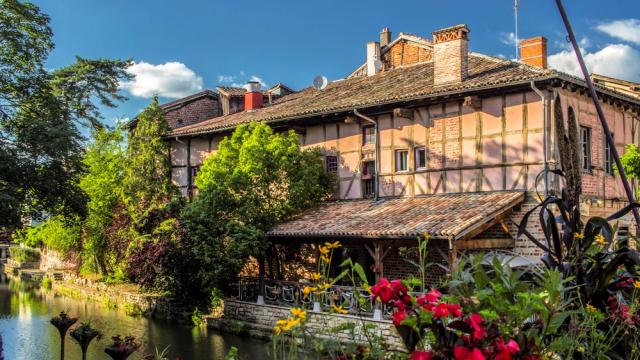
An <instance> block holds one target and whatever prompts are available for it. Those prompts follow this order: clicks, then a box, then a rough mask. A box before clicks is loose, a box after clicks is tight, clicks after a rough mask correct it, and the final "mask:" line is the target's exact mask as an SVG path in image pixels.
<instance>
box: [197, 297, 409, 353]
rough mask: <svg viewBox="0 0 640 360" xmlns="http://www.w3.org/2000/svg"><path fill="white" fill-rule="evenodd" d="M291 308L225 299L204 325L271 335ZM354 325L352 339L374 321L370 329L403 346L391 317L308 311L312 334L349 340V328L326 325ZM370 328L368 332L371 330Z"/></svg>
mask: <svg viewBox="0 0 640 360" xmlns="http://www.w3.org/2000/svg"><path fill="white" fill-rule="evenodd" d="M290 314H291V313H290V308H286V307H281V306H274V305H257V304H255V303H250V302H244V301H238V300H231V299H227V300H225V304H224V313H223V315H222V317H219V318H214V317H209V318H207V326H208V327H209V328H212V329H217V330H221V331H227V330H229V329H234V331H238V330H239V329H242V332H244V333H246V334H249V335H251V336H254V337H260V338H270V337H271V334H272V333H273V327H274V326H275V324H276V321H278V320H281V319H286V318H288V317H289V316H290ZM349 323H351V324H355V325H356V332H355V333H356V339H355V341H357V342H361V341H366V338H365V336H364V334H363V332H362V327H363V326H367V325H375V330H371V331H372V332H373V335H375V336H382V337H383V338H384V339H385V340H386V341H387V342H388V343H389V344H390V345H391V346H392V347H393V348H394V349H402V348H403V345H402V341H401V339H400V337H399V335H398V333H397V332H396V330H395V328H394V327H393V324H391V322H390V321H387V320H382V321H375V320H373V319H371V318H362V317H357V316H352V315H337V314H329V313H313V312H311V311H308V312H307V322H306V326H307V329H308V330H309V333H311V334H315V336H319V337H322V336H330V337H332V338H337V339H338V340H340V341H344V342H349V341H353V340H354V339H353V338H352V337H351V335H350V331H349V330H344V331H338V332H335V333H333V332H332V333H329V329H332V328H335V327H336V326H339V325H344V324H349ZM371 331H370V332H371Z"/></svg>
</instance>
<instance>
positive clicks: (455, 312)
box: [447, 304, 462, 317]
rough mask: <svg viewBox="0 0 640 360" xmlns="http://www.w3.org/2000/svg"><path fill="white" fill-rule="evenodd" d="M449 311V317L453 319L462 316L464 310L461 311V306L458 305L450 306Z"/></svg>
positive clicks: (448, 306)
mask: <svg viewBox="0 0 640 360" xmlns="http://www.w3.org/2000/svg"><path fill="white" fill-rule="evenodd" d="M447 310H448V311H449V315H451V316H453V317H460V316H462V309H460V305H458V304H448V305H447Z"/></svg>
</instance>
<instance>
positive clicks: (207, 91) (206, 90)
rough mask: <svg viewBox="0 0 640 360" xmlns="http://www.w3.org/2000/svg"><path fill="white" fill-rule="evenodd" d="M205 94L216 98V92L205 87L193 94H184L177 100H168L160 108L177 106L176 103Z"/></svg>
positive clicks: (195, 98) (198, 97)
mask: <svg viewBox="0 0 640 360" xmlns="http://www.w3.org/2000/svg"><path fill="white" fill-rule="evenodd" d="M205 96H210V97H214V98H217V97H218V94H216V93H215V92H213V91H211V90H209V89H205V90H202V91H200V92H197V93H195V94H193V95H189V96H185V97H183V98H180V99H178V100H174V101H171V102H168V103H164V104H162V105H160V108H161V109H165V110H166V109H169V108H172V107H175V106H178V105H182V104H184V103H187V102H189V101H193V100H197V99H200V98H201V97H205Z"/></svg>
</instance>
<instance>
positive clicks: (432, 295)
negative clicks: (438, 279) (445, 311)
mask: <svg viewBox="0 0 640 360" xmlns="http://www.w3.org/2000/svg"><path fill="white" fill-rule="evenodd" d="M440 296H442V293H441V292H440V291H438V290H436V289H433V288H432V289H431V290H429V292H428V293H426V294H424V299H425V300H426V301H428V302H432V303H434V302H436V301H438V300H440Z"/></svg>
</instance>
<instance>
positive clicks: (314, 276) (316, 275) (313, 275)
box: [311, 273, 322, 281]
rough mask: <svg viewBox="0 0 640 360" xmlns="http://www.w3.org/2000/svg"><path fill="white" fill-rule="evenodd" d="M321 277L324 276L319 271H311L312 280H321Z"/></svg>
mask: <svg viewBox="0 0 640 360" xmlns="http://www.w3.org/2000/svg"><path fill="white" fill-rule="evenodd" d="M320 278H322V275H320V274H319V273H311V280H316V281H318V280H320Z"/></svg>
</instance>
